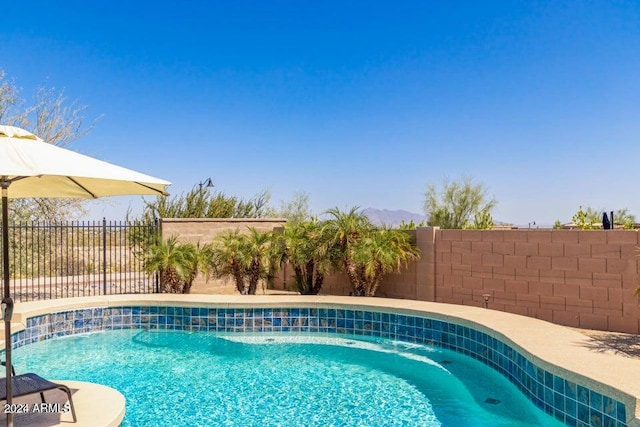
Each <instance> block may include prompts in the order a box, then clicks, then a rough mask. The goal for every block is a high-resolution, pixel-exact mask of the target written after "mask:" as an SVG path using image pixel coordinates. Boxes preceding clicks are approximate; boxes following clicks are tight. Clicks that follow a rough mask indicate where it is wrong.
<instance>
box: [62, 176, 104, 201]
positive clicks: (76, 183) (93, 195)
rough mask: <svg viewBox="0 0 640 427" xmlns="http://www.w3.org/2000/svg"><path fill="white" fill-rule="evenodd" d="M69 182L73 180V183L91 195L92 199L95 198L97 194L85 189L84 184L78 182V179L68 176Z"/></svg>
mask: <svg viewBox="0 0 640 427" xmlns="http://www.w3.org/2000/svg"><path fill="white" fill-rule="evenodd" d="M67 178H68V179H69V180H70V181H71V182H73V183H74V184H75V185H77V186H78V187H80V188H82V189H83V190H84V191H85V192H86V193H87V194H89V195H90V196H91V197H93V198H94V199H97V198H98V196H96V195H95V194H93V193H92V192H91V191H89V190H88V189H87V187H85V186H84V185H82V184H80V183H79V182H78V181H76V180H75V179H73V178H71V177H70V176H68V177H67Z"/></svg>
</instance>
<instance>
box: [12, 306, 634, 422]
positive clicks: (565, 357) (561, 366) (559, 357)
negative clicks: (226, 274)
mask: <svg viewBox="0 0 640 427" xmlns="http://www.w3.org/2000/svg"><path fill="white" fill-rule="evenodd" d="M119 306H189V307H208V308H211V307H214V308H260V307H273V308H278V307H300V308H327V307H333V306H339V307H340V308H343V309H349V310H373V311H379V312H388V313H400V314H410V315H418V316H428V317H430V318H434V319H438V320H443V321H447V322H451V323H456V324H459V325H462V326H467V327H470V328H473V329H476V330H478V331H482V332H484V333H486V334H488V335H489V336H491V337H494V338H496V339H499V340H500V341H502V342H505V343H508V344H509V345H511V346H512V347H513V348H515V349H516V350H518V351H519V352H521V353H522V354H524V355H526V357H527V358H528V359H529V360H530V361H531V362H533V363H535V364H536V365H537V366H540V367H542V368H544V369H546V370H547V371H549V372H551V373H553V374H555V375H558V376H562V377H564V378H565V379H567V380H571V381H574V382H576V383H579V384H584V385H585V386H588V387H589V388H591V389H592V390H596V391H598V392H602V393H606V394H607V395H610V396H612V397H615V398H616V399H618V400H619V401H621V402H623V403H624V404H625V406H626V408H627V414H628V416H627V418H628V425H629V426H632V427H640V420H639V419H638V416H639V415H640V411H639V410H638V399H639V398H640V359H638V358H632V357H625V356H621V355H618V354H615V353H614V352H607V351H604V352H603V351H602V349H601V348H598V346H597V345H595V344H594V340H593V339H592V338H591V337H589V336H587V335H585V334H583V333H581V332H579V331H577V330H574V329H571V328H567V327H563V326H559V325H555V324H552V323H549V322H545V321H542V320H538V319H533V318H529V317H524V316H519V315H514V314H509V313H504V312H500V311H494V310H491V309H483V308H478V307H469V306H458V305H451V304H441V303H431V302H423V301H413V300H397V299H386V298H364V297H341V296H299V295H260V296H242V295H194V294H192V295H173V294H152V295H115V296H106V297H83V298H70V299H60V300H49V301H37V302H28V303H20V304H17V305H16V308H15V312H14V321H13V323H12V328H13V332H18V331H20V330H24V329H25V327H26V322H27V319H28V318H30V317H35V316H40V315H43V314H48V313H56V312H64V311H69V310H76V309H83V308H99V307H119ZM2 347H4V344H3V345H2ZM63 382H64V383H65V384H68V385H69V386H70V387H72V388H77V390H78V391H77V392H76V393H74V402H75V403H76V410H77V412H78V420H79V423H78V424H73V423H70V414H69V421H65V420H64V419H60V423H59V424H54V423H47V424H42V425H78V426H80V425H85V424H82V422H86V420H87V417H89V418H88V419H89V420H90V423H91V425H93V426H99V425H104V426H110V425H117V423H116V424H109V422H112V420H106V421H105V423H100V424H96V422H95V417H94V414H99V413H102V412H105V411H106V410H105V400H104V398H103V397H102V395H101V397H99V398H95V400H94V399H93V398H87V399H86V401H87V403H86V406H85V404H82V408H83V409H82V410H81V409H80V408H81V404H80V402H81V401H82V400H84V397H83V398H82V399H81V396H88V395H89V394H91V393H94V392H96V393H99V394H100V393H102V392H103V391H104V393H105V396H106V395H108V394H109V393H110V392H114V391H113V390H111V389H108V388H106V387H103V388H104V389H106V390H103V391H101V390H102V389H100V387H95V385H90V384H88V383H75V382H73V383H72V382H67V381H63ZM72 384H73V385H72ZM115 393H117V392H115ZM117 394H119V393H117ZM76 395H77V396H78V401H76ZM120 396H121V395H120ZM115 400H116V401H117V400H118V399H117V398H115ZM36 401H37V399H36ZM92 402H93V403H92ZM116 407H117V404H114V406H113V410H112V414H111V415H114V414H116V413H118V412H119V411H120V412H122V414H123V413H124V398H123V399H122V402H121V408H120V409H117V408H116ZM110 411H111V409H110V410H109V411H107V412H110ZM66 415H67V414H63V418H64V417H65V416H66ZM114 419H115V418H114ZM120 419H122V418H120ZM17 425H19V424H17ZM28 425H35V424H31V423H30V422H29V423H28ZM87 425H88V424H87Z"/></svg>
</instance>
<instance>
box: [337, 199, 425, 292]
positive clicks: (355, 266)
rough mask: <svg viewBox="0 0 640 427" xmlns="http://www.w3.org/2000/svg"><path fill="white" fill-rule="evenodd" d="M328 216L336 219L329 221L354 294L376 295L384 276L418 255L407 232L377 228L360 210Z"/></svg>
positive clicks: (354, 209)
mask: <svg viewBox="0 0 640 427" xmlns="http://www.w3.org/2000/svg"><path fill="white" fill-rule="evenodd" d="M327 213H328V214H329V215H331V216H332V217H333V218H332V219H331V220H329V221H328V225H329V228H330V230H331V231H330V233H331V236H332V241H333V242H334V244H335V245H336V247H337V248H338V250H339V252H340V256H341V265H340V266H341V267H342V269H343V270H344V272H345V274H346V275H347V277H348V278H349V282H351V286H352V287H353V295H356V296H374V295H375V293H376V291H377V289H378V287H379V286H380V281H381V280H382V277H383V276H384V274H386V273H389V272H391V271H394V270H399V269H400V268H401V266H402V265H403V264H404V265H405V266H406V263H407V261H409V260H410V259H414V258H416V257H417V256H418V249H417V248H415V247H414V246H413V245H412V244H411V242H410V239H409V235H408V234H407V233H406V232H404V231H401V230H391V229H386V228H382V229H379V228H376V227H375V226H373V224H371V222H369V220H368V218H367V217H366V216H365V215H363V214H361V213H359V212H358V208H352V209H351V210H350V211H348V212H342V211H340V210H339V209H338V208H335V209H331V210H329V211H328V212H327Z"/></svg>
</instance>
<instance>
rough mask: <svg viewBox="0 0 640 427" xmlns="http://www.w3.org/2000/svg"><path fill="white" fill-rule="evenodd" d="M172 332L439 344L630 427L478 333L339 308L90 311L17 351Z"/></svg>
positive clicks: (611, 402) (47, 325) (37, 323)
mask: <svg viewBox="0 0 640 427" xmlns="http://www.w3.org/2000/svg"><path fill="white" fill-rule="evenodd" d="M134 328H135V329H138V328H147V329H169V330H186V331H212V332H309V333H333V334H353V335H363V336H375V337H381V338H388V339H393V340H399V341H405V342H411V343H421V344H428V345H433V346H437V347H441V348H445V349H449V350H453V351H457V352H460V353H463V354H465V355H468V356H470V357H473V358H474V359H477V360H479V361H481V362H483V363H484V364H486V365H488V366H490V367H491V368H493V369H495V370H497V371H498V372H500V373H501V374H502V375H504V376H505V377H506V378H507V379H509V381H511V382H512V383H513V384H514V385H515V386H516V387H517V388H518V389H519V390H520V391H521V392H522V393H523V394H524V395H525V396H526V397H527V398H528V399H529V400H531V401H532V402H533V403H534V404H535V405H536V406H537V407H538V408H539V409H541V410H543V411H545V412H546V413H548V414H549V415H552V416H554V417H555V418H556V419H558V420H560V421H561V422H563V423H565V424H566V425H569V426H577V427H591V426H602V427H609V426H610V427H623V426H627V410H626V407H625V405H624V404H623V403H622V402H620V401H617V400H616V399H614V398H612V397H610V396H606V395H603V394H601V393H598V392H596V391H594V390H591V389H589V388H587V387H585V386H583V385H580V384H576V383H574V382H572V381H569V380H567V379H565V378H562V377H560V376H557V375H555V374H553V373H551V372H549V371H546V370H544V369H543V368H540V367H538V366H536V365H535V364H534V363H532V362H531V361H529V360H528V359H527V358H526V357H525V356H524V355H522V354H521V353H519V352H518V351H517V350H515V349H514V348H512V347H511V346H509V345H508V344H506V343H503V342H502V341H500V340H498V339H496V338H494V337H491V336H490V335H488V334H486V333H484V332H481V331H478V330H476V329H473V328H469V327H466V326H462V325H459V324H456V323H451V322H446V321H443V320H438V319H433V318H429V317H421V316H413V315H405V314H395V313H387V312H376V311H364V310H352V309H341V308H297V307H287V308H282V307H277V308H275V307H274V308H269V307H267V308H262V307H261V308H206V307H175V306H122V307H98V308H85V309H78V310H72V311H65V312H58V313H50V314H44V315H41V316H36V317H31V318H28V319H27V322H26V328H25V329H24V330H22V331H20V332H17V333H15V334H13V336H12V343H13V347H14V348H15V347H21V346H23V345H27V344H31V343H34V342H38V341H42V340H46V339H50V338H56V337H62V336H66V335H73V334H79V333H86V332H94V331H105V330H114V329H134Z"/></svg>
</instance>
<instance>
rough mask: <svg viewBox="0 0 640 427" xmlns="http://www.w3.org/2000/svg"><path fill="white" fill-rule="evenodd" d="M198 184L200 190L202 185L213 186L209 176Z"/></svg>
mask: <svg viewBox="0 0 640 427" xmlns="http://www.w3.org/2000/svg"><path fill="white" fill-rule="evenodd" d="M198 185H199V186H200V189H201V190H202V187H203V186H206V187H207V188H213V181H212V180H211V178H207V179H205V180H204V181H202V182H199V183H198Z"/></svg>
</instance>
